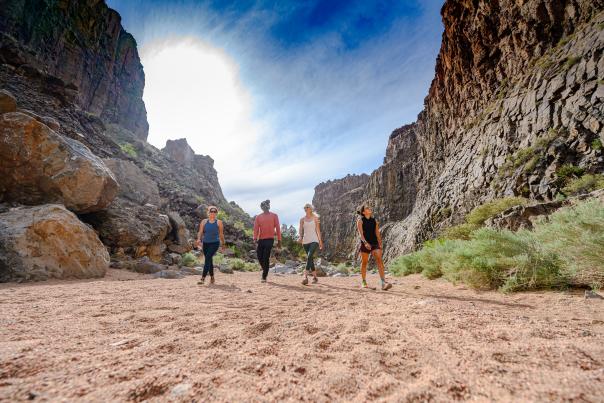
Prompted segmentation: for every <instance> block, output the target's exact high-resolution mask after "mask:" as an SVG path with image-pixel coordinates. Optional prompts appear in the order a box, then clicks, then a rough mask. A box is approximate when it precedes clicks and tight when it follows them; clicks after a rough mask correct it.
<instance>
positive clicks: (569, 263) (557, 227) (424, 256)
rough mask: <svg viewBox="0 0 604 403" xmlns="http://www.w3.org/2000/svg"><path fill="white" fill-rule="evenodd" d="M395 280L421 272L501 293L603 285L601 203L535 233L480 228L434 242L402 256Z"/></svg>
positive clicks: (563, 215) (571, 211) (554, 219)
mask: <svg viewBox="0 0 604 403" xmlns="http://www.w3.org/2000/svg"><path fill="white" fill-rule="evenodd" d="M389 269H390V271H391V272H392V273H394V274H395V275H408V274H412V273H422V274H423V275H424V276H426V277H427V278H437V277H441V276H442V277H444V278H446V279H447V280H449V281H452V282H463V283H465V284H468V285H469V286H471V287H473V288H477V289H494V288H497V289H499V290H501V291H504V292H510V291H520V290H531V289H540V288H560V287H565V286H568V285H583V286H584V285H588V286H592V287H601V286H602V285H603V283H604V203H602V202H601V201H597V200H595V201H589V202H583V203H580V204H579V205H577V206H575V207H566V208H563V209H560V210H559V211H558V212H556V213H554V214H552V215H551V216H550V217H549V219H548V220H541V221H539V222H537V223H536V225H535V229H534V230H533V231H528V230H520V231H518V232H516V233H514V232H511V231H508V230H495V229H490V228H482V229H479V230H476V231H475V232H473V233H472V235H471V238H470V239H469V240H443V239H441V240H435V241H431V242H428V243H426V244H425V245H424V247H423V248H422V249H421V250H419V251H417V252H414V253H411V254H408V255H405V256H401V257H399V258H398V259H396V260H395V261H394V262H393V263H392V264H391V265H390V267H389Z"/></svg>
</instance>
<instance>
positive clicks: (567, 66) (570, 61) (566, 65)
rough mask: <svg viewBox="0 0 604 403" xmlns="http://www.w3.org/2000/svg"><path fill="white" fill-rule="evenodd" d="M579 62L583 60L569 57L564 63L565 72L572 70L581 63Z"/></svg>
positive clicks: (579, 57) (577, 57) (578, 57)
mask: <svg viewBox="0 0 604 403" xmlns="http://www.w3.org/2000/svg"><path fill="white" fill-rule="evenodd" d="M579 60H581V56H569V57H567V58H566V61H565V62H564V70H568V69H570V68H571V67H573V66H574V65H575V64H577V63H579Z"/></svg>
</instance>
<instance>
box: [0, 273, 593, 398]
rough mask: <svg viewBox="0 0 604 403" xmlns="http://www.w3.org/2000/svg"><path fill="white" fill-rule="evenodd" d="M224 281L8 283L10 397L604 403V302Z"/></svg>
mask: <svg viewBox="0 0 604 403" xmlns="http://www.w3.org/2000/svg"><path fill="white" fill-rule="evenodd" d="M118 280H128V281H118ZM217 280H218V282H219V285H216V286H213V287H209V286H203V287H202V286H197V285H196V284H195V283H196V281H197V278H193V277H189V278H186V279H183V280H150V279H148V278H146V277H144V276H138V275H134V274H130V273H127V272H119V271H115V270H111V271H110V273H109V274H108V276H107V277H106V278H105V279H103V280H97V281H77V282H65V281H63V282H52V283H39V284H26V285H16V284H3V285H0V304H1V306H2V311H1V314H0V401H15V400H26V399H28V398H35V399H36V400H38V399H42V400H44V399H46V400H53V401H54V400H57V399H58V398H65V399H67V400H75V399H83V400H87V401H115V400H117V401H124V400H129V401H142V400H145V399H150V400H155V401H166V400H176V401H180V400H182V401H191V400H192V398H193V399H195V400H197V401H209V400H214V401H225V402H226V401H228V402H234V401H271V400H280V401H282V400H286V401H291V400H305V401H313V402H321V401H325V402H327V401H342V400H345V401H367V400H385V401H402V402H415V401H417V402H419V401H431V400H433V401H451V400H465V399H467V400H470V401H493V400H498V401H567V400H576V401H594V402H596V401H600V402H601V401H602V399H603V398H604V301H602V300H585V299H584V298H583V296H582V295H579V294H578V293H575V294H567V293H557V292H542V293H523V294H515V295H511V296H505V295H501V294H499V293H496V292H488V293H476V292H474V291H471V290H468V289H466V288H465V287H461V286H454V285H451V284H448V283H445V282H443V281H428V280H424V279H422V278H421V277H418V276H411V277H408V278H404V279H398V280H396V283H398V284H395V288H394V289H393V290H392V291H391V292H387V293H384V292H379V291H364V290H360V289H359V288H358V283H359V278H358V277H352V278H323V279H321V283H320V284H319V285H317V286H310V287H303V286H302V285H299V282H300V277H299V276H275V275H273V276H271V277H270V278H269V280H270V282H269V283H268V284H260V282H259V275H258V274H257V273H236V274H234V275H224V274H221V275H219V276H218V277H217ZM370 280H371V282H372V283H373V284H375V283H376V280H377V279H376V278H374V277H372V278H371V279H370Z"/></svg>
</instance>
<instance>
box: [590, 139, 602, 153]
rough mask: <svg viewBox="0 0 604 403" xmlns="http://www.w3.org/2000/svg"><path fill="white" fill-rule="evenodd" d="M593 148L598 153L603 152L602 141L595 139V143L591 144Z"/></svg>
mask: <svg viewBox="0 0 604 403" xmlns="http://www.w3.org/2000/svg"><path fill="white" fill-rule="evenodd" d="M591 148H592V149H594V150H597V151H600V150H602V148H603V147H602V140H600V139H595V140H594V141H592V142H591Z"/></svg>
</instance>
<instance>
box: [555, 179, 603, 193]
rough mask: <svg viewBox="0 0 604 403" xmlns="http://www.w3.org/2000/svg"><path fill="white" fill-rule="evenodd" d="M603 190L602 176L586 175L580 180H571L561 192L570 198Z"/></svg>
mask: <svg viewBox="0 0 604 403" xmlns="http://www.w3.org/2000/svg"><path fill="white" fill-rule="evenodd" d="M597 189H604V175H602V174H593V175H592V174H586V175H583V176H582V177H580V178H575V179H571V180H570V181H569V182H568V184H567V185H566V186H565V187H564V188H563V189H562V191H563V192H564V193H565V194H567V195H569V196H571V195H578V194H583V193H589V192H593V191H594V190H597Z"/></svg>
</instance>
